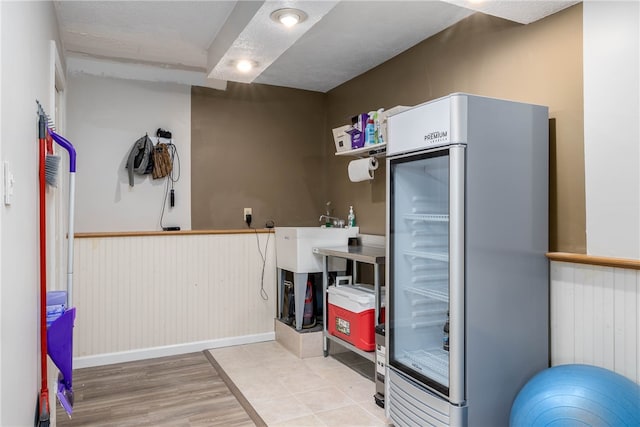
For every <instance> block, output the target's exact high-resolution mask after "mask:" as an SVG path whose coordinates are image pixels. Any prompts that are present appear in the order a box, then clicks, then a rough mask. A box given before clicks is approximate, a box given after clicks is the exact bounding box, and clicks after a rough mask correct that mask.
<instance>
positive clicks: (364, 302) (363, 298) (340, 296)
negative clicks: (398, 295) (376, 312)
mask: <svg viewBox="0 0 640 427" xmlns="http://www.w3.org/2000/svg"><path fill="white" fill-rule="evenodd" d="M380 291H381V295H380V297H381V301H380V305H381V306H383V307H384V293H385V288H384V287H382V288H380ZM327 292H328V293H329V296H328V298H329V303H330V304H336V305H338V306H341V307H342V308H346V309H349V310H350V311H354V312H360V311H363V310H365V309H371V308H374V307H375V303H376V296H375V293H374V291H373V289H371V288H369V287H366V286H362V285H357V284H356V285H342V286H341V285H338V286H329V287H328V288H327ZM332 296H333V298H332ZM354 304H355V305H354Z"/></svg>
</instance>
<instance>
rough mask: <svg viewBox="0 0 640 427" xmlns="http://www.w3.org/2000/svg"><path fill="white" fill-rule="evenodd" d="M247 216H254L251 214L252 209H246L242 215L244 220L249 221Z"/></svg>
mask: <svg viewBox="0 0 640 427" xmlns="http://www.w3.org/2000/svg"><path fill="white" fill-rule="evenodd" d="M247 215H253V213H252V212H251V208H244V213H243V214H242V220H243V221H245V222H246V221H247Z"/></svg>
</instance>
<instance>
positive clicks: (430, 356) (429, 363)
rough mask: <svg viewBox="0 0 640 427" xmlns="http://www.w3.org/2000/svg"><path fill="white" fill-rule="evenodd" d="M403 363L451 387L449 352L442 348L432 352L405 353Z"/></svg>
mask: <svg viewBox="0 0 640 427" xmlns="http://www.w3.org/2000/svg"><path fill="white" fill-rule="evenodd" d="M403 358H404V359H406V361H407V362H409V363H406V362H405V361H404V360H402V359H400V361H401V362H402V363H405V364H408V365H410V366H411V367H413V368H414V369H418V371H419V372H421V373H423V374H426V375H427V376H428V377H430V378H432V379H434V380H436V381H438V382H439V383H441V384H443V385H445V386H447V387H448V386H449V352H448V351H445V350H443V349H440V348H434V349H430V350H415V351H405V352H404V357H403Z"/></svg>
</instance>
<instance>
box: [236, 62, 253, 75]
mask: <svg viewBox="0 0 640 427" xmlns="http://www.w3.org/2000/svg"><path fill="white" fill-rule="evenodd" d="M256 65H257V64H256V63H255V61H251V60H249V59H241V60H239V61H236V63H235V66H236V68H237V69H238V71H240V72H241V73H248V72H249V71H251V69H252V68H253V67H255V66H256Z"/></svg>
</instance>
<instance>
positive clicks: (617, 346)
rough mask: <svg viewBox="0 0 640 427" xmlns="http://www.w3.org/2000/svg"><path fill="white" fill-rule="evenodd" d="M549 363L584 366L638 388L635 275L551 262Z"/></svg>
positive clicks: (639, 304) (639, 319)
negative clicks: (597, 368) (617, 376)
mask: <svg viewBox="0 0 640 427" xmlns="http://www.w3.org/2000/svg"><path fill="white" fill-rule="evenodd" d="M551 363H552V365H554V366H555V365H563V364H567V363H584V364H589V365H595V366H600V367H603V368H606V369H609V370H612V371H614V372H617V373H619V374H621V375H623V376H625V377H627V378H629V379H630V380H632V381H635V382H636V383H638V384H640V271H638V270H637V269H627V268H617V267H605V266H597V265H588V264H575V263H570V262H557V261H552V262H551Z"/></svg>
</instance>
